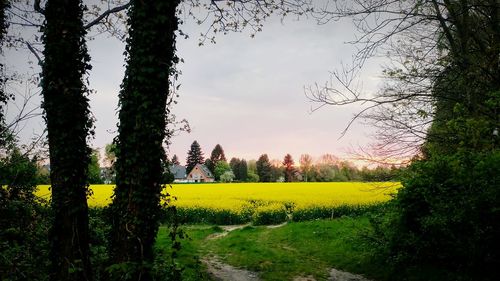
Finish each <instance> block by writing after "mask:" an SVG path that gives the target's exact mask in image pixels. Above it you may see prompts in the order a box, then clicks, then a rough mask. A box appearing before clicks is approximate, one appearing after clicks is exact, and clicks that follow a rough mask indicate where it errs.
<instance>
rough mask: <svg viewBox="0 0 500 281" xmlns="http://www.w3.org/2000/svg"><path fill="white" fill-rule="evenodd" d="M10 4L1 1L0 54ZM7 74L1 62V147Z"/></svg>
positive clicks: (3, 135) (3, 133)
mask: <svg viewBox="0 0 500 281" xmlns="http://www.w3.org/2000/svg"><path fill="white" fill-rule="evenodd" d="M9 6H10V4H9V1H8V0H0V53H3V40H4V38H5V34H6V33H7V21H6V12H7V8H9ZM4 83H5V74H4V69H3V63H2V62H0V147H2V146H4V145H5V138H6V134H7V132H6V126H5V120H4V118H5V116H4V114H5V113H4V110H5V109H4V106H5V104H6V103H7V100H8V99H9V96H8V95H7V93H5V92H4Z"/></svg>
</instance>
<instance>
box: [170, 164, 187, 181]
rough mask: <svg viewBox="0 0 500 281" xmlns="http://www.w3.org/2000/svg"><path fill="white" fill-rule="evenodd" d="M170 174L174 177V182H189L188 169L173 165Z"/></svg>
mask: <svg viewBox="0 0 500 281" xmlns="http://www.w3.org/2000/svg"><path fill="white" fill-rule="evenodd" d="M170 172H171V173H172V175H174V182H187V175H186V167H184V166H181V165H175V164H174V165H171V166H170Z"/></svg>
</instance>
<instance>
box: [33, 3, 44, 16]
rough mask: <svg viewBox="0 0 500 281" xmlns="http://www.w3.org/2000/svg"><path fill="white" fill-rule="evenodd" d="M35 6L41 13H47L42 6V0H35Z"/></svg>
mask: <svg viewBox="0 0 500 281" xmlns="http://www.w3.org/2000/svg"><path fill="white" fill-rule="evenodd" d="M33 7H34V9H35V11H37V12H39V13H40V14H45V10H44V9H43V8H42V7H41V6H40V0H35V3H34V4H33Z"/></svg>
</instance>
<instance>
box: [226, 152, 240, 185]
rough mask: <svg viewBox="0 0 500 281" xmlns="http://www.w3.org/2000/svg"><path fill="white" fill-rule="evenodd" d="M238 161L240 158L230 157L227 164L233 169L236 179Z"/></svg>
mask: <svg viewBox="0 0 500 281" xmlns="http://www.w3.org/2000/svg"><path fill="white" fill-rule="evenodd" d="M240 161H241V160H240V159H238V158H236V157H233V158H231V161H229V166H230V167H231V170H232V171H233V173H234V176H235V179H236V180H239V178H238V168H239V164H240Z"/></svg>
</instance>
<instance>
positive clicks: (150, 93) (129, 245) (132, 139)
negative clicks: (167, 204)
mask: <svg viewBox="0 0 500 281" xmlns="http://www.w3.org/2000/svg"><path fill="white" fill-rule="evenodd" d="M178 4H179V1H178V0H175V1H167V0H163V1H141V0H136V1H134V0H133V1H131V6H130V8H129V20H128V25H129V38H128V39H127V46H126V53H127V55H128V57H127V69H126V72H125V77H124V79H123V84H122V89H121V92H120V97H119V98H120V113H119V120H120V123H119V126H118V138H117V150H116V157H117V160H116V189H115V197H114V200H113V203H112V212H113V221H112V233H111V259H112V262H113V263H114V264H115V265H117V264H118V265H124V264H126V265H127V266H126V267H121V266H116V267H114V269H116V270H121V269H122V268H126V269H124V270H126V271H127V272H128V273H129V275H128V276H129V278H128V279H127V280H151V279H152V276H151V272H150V265H151V263H152V261H153V259H154V254H153V244H154V242H155V238H156V234H157V232H158V226H159V214H160V211H161V208H160V207H161V206H160V193H161V189H162V182H161V179H162V172H163V169H162V162H163V161H164V160H165V152H164V149H163V146H162V143H163V140H164V138H165V135H166V128H165V125H166V122H165V118H166V114H167V104H166V103H167V97H168V94H169V76H170V74H172V73H173V71H174V70H173V64H174V62H175V60H176V56H175V30H176V29H177V25H178V21H177V18H176V15H175V11H176V8H177V5H178Z"/></svg>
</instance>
